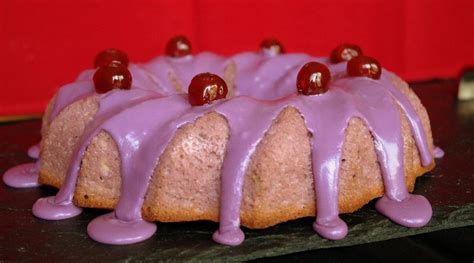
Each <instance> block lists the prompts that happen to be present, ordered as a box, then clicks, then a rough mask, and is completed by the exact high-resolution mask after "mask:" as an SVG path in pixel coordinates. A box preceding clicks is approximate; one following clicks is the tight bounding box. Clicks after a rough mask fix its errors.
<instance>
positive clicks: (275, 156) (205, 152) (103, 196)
mask: <svg viewBox="0 0 474 263" xmlns="http://www.w3.org/2000/svg"><path fill="white" fill-rule="evenodd" d="M228 79H232V76H228V77H227V78H226V80H228ZM392 81H393V83H394V84H395V86H396V87H397V88H398V89H400V90H401V91H402V93H403V94H405V96H406V97H407V98H408V99H409V101H410V103H411V104H412V106H413V107H414V108H415V110H416V112H417V113H418V115H419V116H420V118H421V121H422V124H423V127H424V132H425V134H426V137H427V141H428V144H429V148H430V150H431V151H433V139H432V135H431V129H430V123H429V119H428V114H427V112H426V110H425V108H424V107H423V106H422V104H421V103H420V100H419V99H418V98H417V96H416V95H415V94H414V93H413V91H412V90H411V89H410V88H409V87H408V85H407V84H406V83H405V82H404V81H402V80H401V79H399V78H394V79H393V80H392ZM230 84H231V83H230ZM52 104H54V99H53V100H52V101H51V103H50V105H52ZM98 107H99V102H98V97H97V96H96V95H92V96H90V97H87V98H85V99H82V100H79V101H76V102H74V103H72V104H71V105H69V106H68V107H66V108H65V109H64V110H62V111H61V112H60V114H59V115H58V116H57V117H56V118H54V119H53V120H52V121H51V122H50V120H51V118H50V114H51V106H50V107H48V110H47V111H46V114H45V117H44V122H43V124H44V125H43V131H42V133H43V140H42V142H41V158H42V162H41V171H40V178H39V180H40V183H42V184H46V185H52V186H54V187H58V188H59V187H61V185H62V184H63V182H64V180H65V176H66V173H67V170H68V166H69V162H70V160H71V158H72V152H73V149H74V147H75V145H76V144H77V143H78V140H79V138H80V136H81V134H82V133H83V131H84V129H85V128H86V127H87V125H88V124H89V123H90V122H91V121H92V120H93V118H94V115H95V114H96V112H97V111H98ZM399 112H400V118H401V124H402V136H403V155H404V165H405V175H406V185H407V189H408V190H409V191H413V189H414V185H415V179H416V178H417V177H418V176H420V175H422V174H424V173H425V172H427V171H429V170H431V169H432V168H433V167H434V162H433V163H432V164H431V165H430V166H428V167H423V166H422V165H421V161H420V154H419V152H418V149H417V146H416V144H415V141H414V138H413V135H412V132H411V129H410V125H409V123H408V120H407V117H406V116H405V114H404V112H403V111H402V110H401V109H400V108H399ZM314 114H318V113H314ZM150 121H153V120H150ZM311 137H313V138H312V139H314V140H318V135H317V134H311V133H310V132H309V131H308V129H307V128H306V126H305V122H304V119H303V117H302V116H301V114H300V113H299V112H298V110H297V109H295V108H292V107H286V108H285V109H284V110H282V111H281V112H280V113H279V115H278V117H277V118H276V119H275V120H274V121H273V124H272V125H271V127H270V128H269V129H268V130H267V132H266V134H265V136H264V138H263V139H262V140H261V141H260V143H259V144H258V145H257V147H256V150H255V152H254V153H253V154H252V156H251V161H250V163H249V165H248V168H247V171H246V175H245V179H244V190H243V200H242V206H241V210H240V215H241V223H242V225H244V226H246V227H249V228H265V227H269V226H272V225H275V224H278V223H281V222H285V221H288V220H292V219H297V218H301V217H307V216H315V214H316V204H315V193H314V182H313V175H312V164H311V149H310V139H311ZM228 139H229V127H228V124H227V121H226V119H225V118H224V117H223V116H221V115H219V114H218V113H215V112H210V113H207V114H205V115H204V116H202V117H200V118H199V119H197V120H196V121H195V122H194V123H191V124H188V125H185V126H183V127H182V128H180V129H179V130H178V132H177V133H176V134H175V136H174V137H173V139H172V140H171V142H170V143H169V145H168V146H167V147H166V150H165V151H164V153H163V154H162V156H161V157H160V159H159V163H158V165H157V166H156V168H155V170H154V174H153V176H152V178H151V181H150V183H149V186H148V191H147V193H146V196H145V201H144V204H143V207H142V216H143V218H144V219H146V220H148V221H161V222H181V221H195V220H211V221H216V222H217V221H218V220H219V198H220V170H221V166H222V162H223V159H224V156H225V152H226V144H227V141H228ZM120 166H121V164H120V155H119V152H118V149H117V146H116V144H115V142H114V140H113V139H112V137H111V136H110V135H109V134H108V133H107V132H105V131H102V132H100V133H99V134H98V135H97V136H96V137H95V138H94V139H93V140H92V142H91V143H90V144H89V145H88V147H87V150H86V152H85V154H84V157H83V159H82V162H81V167H80V171H79V177H78V181H77V183H76V189H75V194H74V203H75V204H76V205H77V206H80V207H93V208H106V209H113V208H114V206H115V205H116V204H117V202H118V200H119V197H120V189H121V175H120ZM339 189H340V191H339V210H340V212H341V213H350V212H353V211H356V210H358V209H359V208H361V207H362V206H364V205H365V204H367V203H368V202H369V201H371V200H372V199H374V198H377V197H380V196H382V195H383V193H384V186H383V180H382V175H381V169H380V165H379V162H378V160H377V156H376V152H375V148H374V140H373V137H372V135H371V133H370V131H369V129H368V128H367V126H366V125H365V124H364V122H363V121H362V120H360V119H359V118H353V119H351V120H350V123H349V125H348V127H347V129H346V130H345V139H344V143H343V149H342V158H341V160H340V171H339Z"/></svg>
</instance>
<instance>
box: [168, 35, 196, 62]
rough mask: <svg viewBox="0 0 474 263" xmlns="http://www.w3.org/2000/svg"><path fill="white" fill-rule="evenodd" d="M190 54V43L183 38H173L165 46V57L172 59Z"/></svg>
mask: <svg viewBox="0 0 474 263" xmlns="http://www.w3.org/2000/svg"><path fill="white" fill-rule="evenodd" d="M189 54H191V42H189V40H188V39H187V38H186V37H185V36H175V37H173V38H171V39H170V40H169V41H168V43H167V44H166V55H168V56H170V57H174V58H179V57H184V56H187V55H189Z"/></svg>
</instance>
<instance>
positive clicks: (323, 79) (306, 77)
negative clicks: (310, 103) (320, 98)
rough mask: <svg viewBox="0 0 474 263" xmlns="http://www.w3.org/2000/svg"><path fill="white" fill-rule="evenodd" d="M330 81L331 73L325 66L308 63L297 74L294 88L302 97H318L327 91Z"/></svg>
mask: <svg viewBox="0 0 474 263" xmlns="http://www.w3.org/2000/svg"><path fill="white" fill-rule="evenodd" d="M330 80H331V73H330V72H329V69H328V67H326V65H324V64H321V63H318V62H308V63H306V64H305V65H304V66H303V67H302V68H301V69H300V71H299V72H298V76H297V78H296V88H297V90H298V93H301V94H303V95H318V94H322V93H325V92H326V91H327V90H328V83H329V81H330Z"/></svg>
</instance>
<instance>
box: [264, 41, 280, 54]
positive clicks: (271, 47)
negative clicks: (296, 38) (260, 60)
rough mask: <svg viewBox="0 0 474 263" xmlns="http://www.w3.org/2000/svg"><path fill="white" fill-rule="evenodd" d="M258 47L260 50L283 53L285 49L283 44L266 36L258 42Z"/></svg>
mask: <svg viewBox="0 0 474 263" xmlns="http://www.w3.org/2000/svg"><path fill="white" fill-rule="evenodd" d="M260 48H261V49H262V50H264V51H265V50H268V51H270V52H271V53H273V54H283V53H285V49H284V48H283V45H282V44H281V43H280V41H278V40H277V39H275V38H267V39H264V40H263V41H262V43H260Z"/></svg>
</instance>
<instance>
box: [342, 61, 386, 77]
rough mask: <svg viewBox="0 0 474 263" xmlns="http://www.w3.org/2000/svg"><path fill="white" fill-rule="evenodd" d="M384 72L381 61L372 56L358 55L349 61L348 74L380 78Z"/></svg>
mask: <svg viewBox="0 0 474 263" xmlns="http://www.w3.org/2000/svg"><path fill="white" fill-rule="evenodd" d="M381 74H382V67H381V66H380V63H379V62H378V61H377V60H376V59H374V58H371V57H367V56H358V57H355V58H353V59H351V60H349V62H347V75H349V76H351V77H361V76H362V77H369V78H372V79H379V78H380V75H381Z"/></svg>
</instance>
